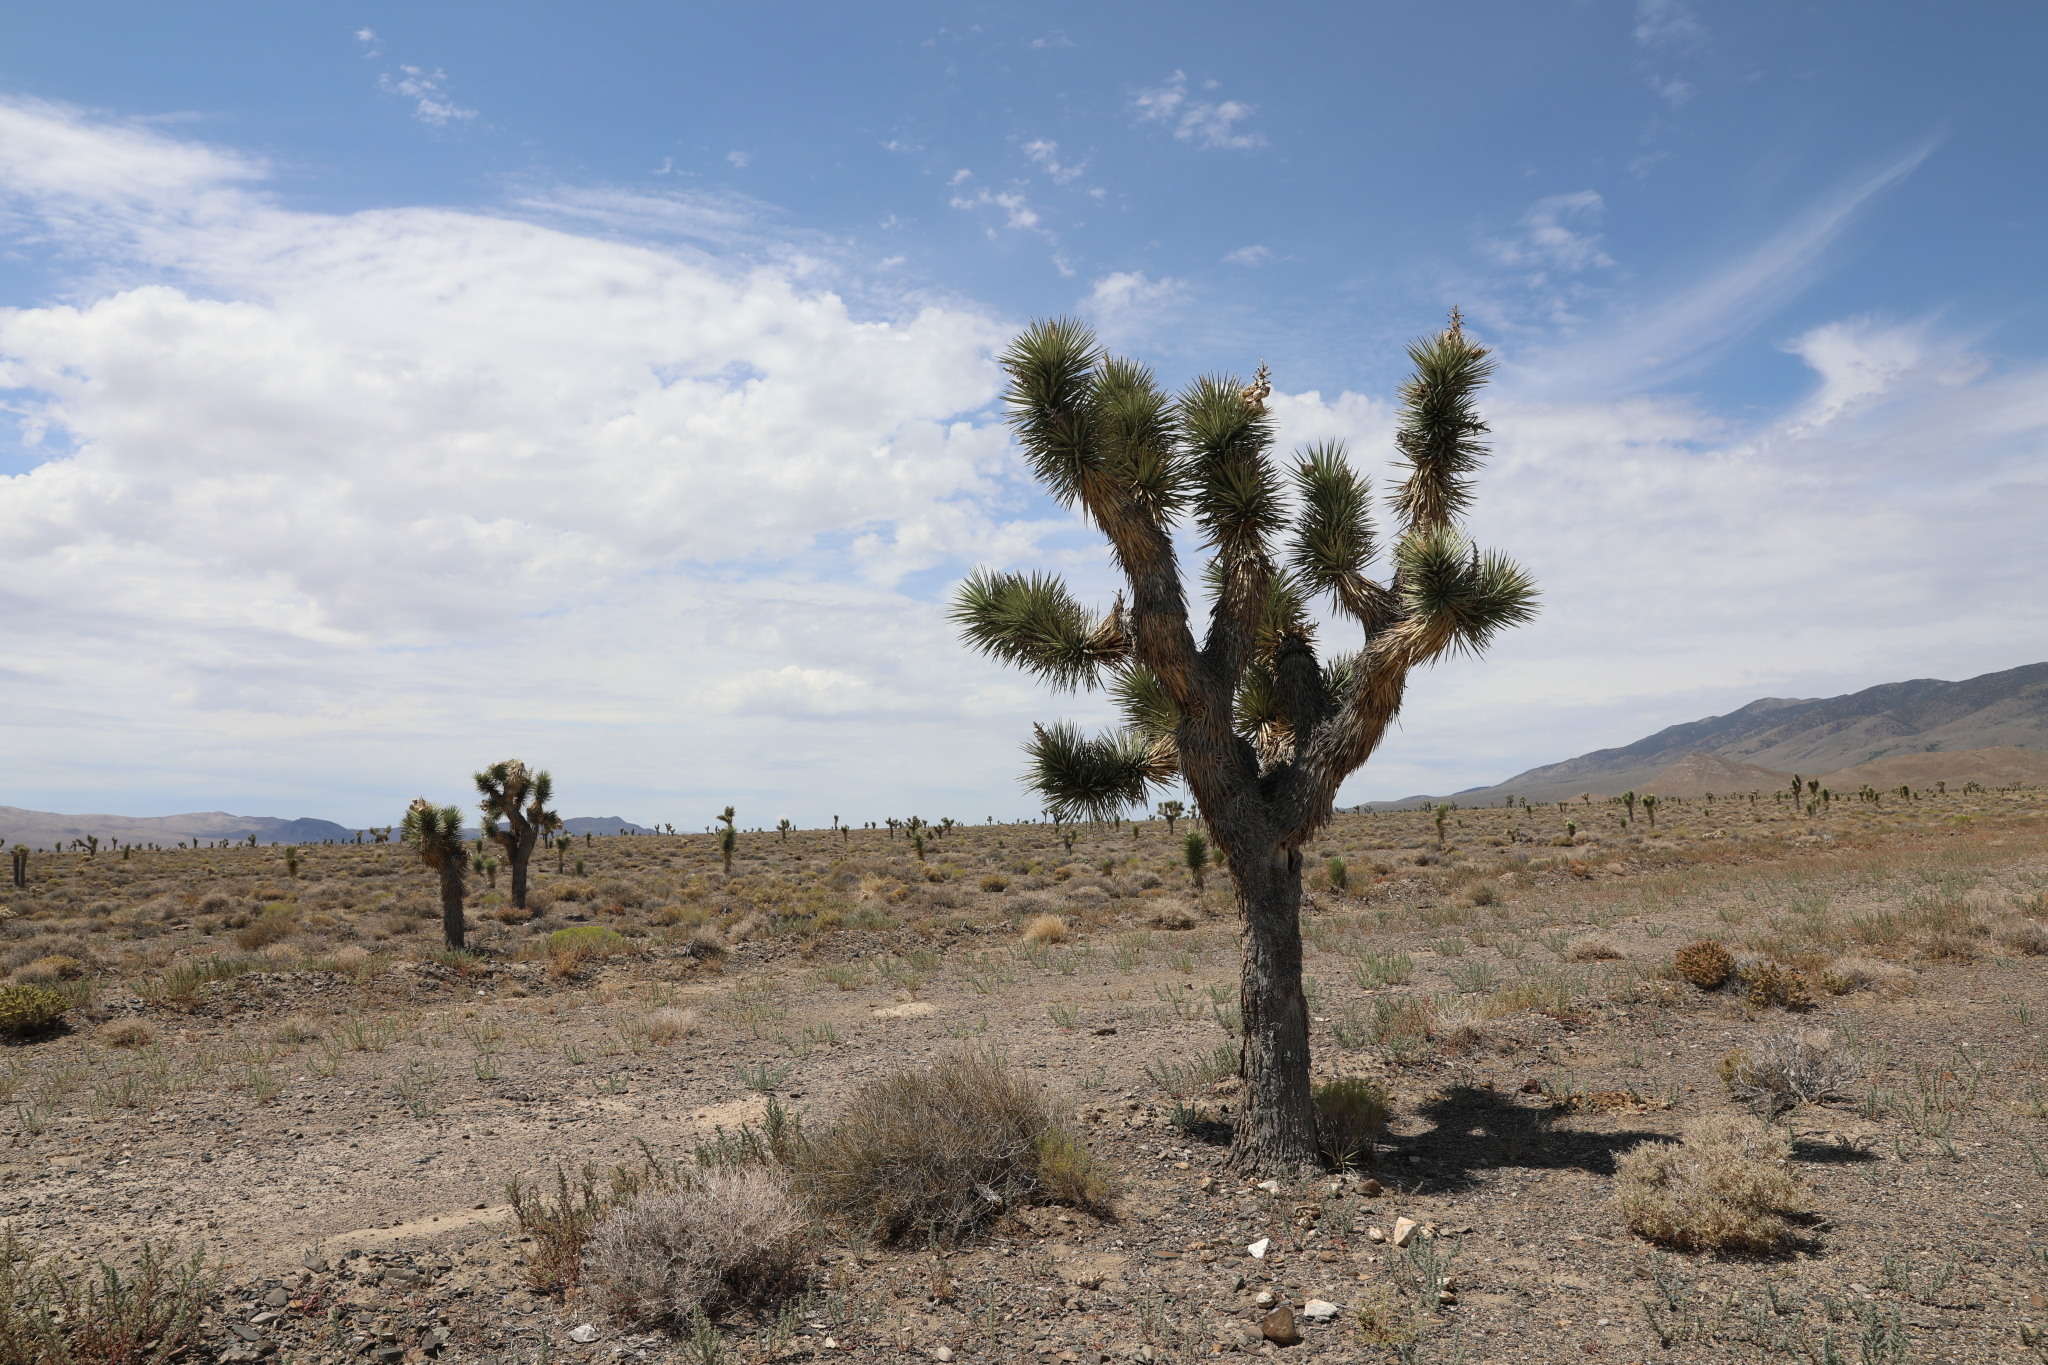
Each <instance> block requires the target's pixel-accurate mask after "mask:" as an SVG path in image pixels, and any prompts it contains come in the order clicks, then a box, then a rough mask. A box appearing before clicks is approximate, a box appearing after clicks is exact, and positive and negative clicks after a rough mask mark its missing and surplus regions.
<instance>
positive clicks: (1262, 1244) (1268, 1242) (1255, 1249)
mask: <svg viewBox="0 0 2048 1365" xmlns="http://www.w3.org/2000/svg"><path fill="white" fill-rule="evenodd" d="M1272 1249H1273V1239H1272V1238H1271V1237H1261V1238H1260V1239H1259V1240H1258V1241H1256V1242H1253V1243H1252V1244H1251V1245H1250V1246H1248V1247H1246V1248H1245V1249H1244V1252H1245V1255H1247V1256H1249V1257H1251V1258H1252V1259H1253V1260H1254V1261H1263V1260H1265V1259H1266V1253H1267V1252H1269V1251H1271V1250H1272Z"/></svg>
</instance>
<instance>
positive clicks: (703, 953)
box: [684, 924, 725, 959]
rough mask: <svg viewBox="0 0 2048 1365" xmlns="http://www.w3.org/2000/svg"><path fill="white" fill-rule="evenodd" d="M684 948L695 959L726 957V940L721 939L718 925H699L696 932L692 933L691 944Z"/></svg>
mask: <svg viewBox="0 0 2048 1365" xmlns="http://www.w3.org/2000/svg"><path fill="white" fill-rule="evenodd" d="M684 946H686V947H687V948H688V949H689V950H690V956H691V957H694V958H699V959H709V958H720V957H724V956H725V940H724V939H723V938H721V937H719V934H718V928H717V926H716V925H711V924H700V925H698V926H697V928H696V929H695V931H693V932H692V933H691V935H690V938H689V942H688V943H687V944H685V945H684Z"/></svg>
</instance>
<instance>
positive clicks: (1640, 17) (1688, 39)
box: [1636, 0, 1707, 49]
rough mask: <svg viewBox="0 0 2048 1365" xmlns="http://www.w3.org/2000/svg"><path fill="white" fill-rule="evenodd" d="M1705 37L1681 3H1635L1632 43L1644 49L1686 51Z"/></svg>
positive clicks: (1657, 0)
mask: <svg viewBox="0 0 2048 1365" xmlns="http://www.w3.org/2000/svg"><path fill="white" fill-rule="evenodd" d="M1706 36H1707V31H1706V29H1705V28H1704V27H1702V26H1701V24H1700V21H1699V19H1698V18H1697V17H1696V16H1695V15H1694V14H1693V12H1692V9H1691V7H1690V6H1688V5H1686V4H1685V3H1684V0H1636V42H1637V43H1638V44H1639V45H1641V46H1643V47H1647V48H1681V49H1682V48H1689V47H1694V46H1697V45H1698V44H1699V43H1700V42H1701V41H1702V40H1704V39H1705V38H1706Z"/></svg>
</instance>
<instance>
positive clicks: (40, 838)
mask: <svg viewBox="0 0 2048 1365" xmlns="http://www.w3.org/2000/svg"><path fill="white" fill-rule="evenodd" d="M251 834H254V835H255V836H256V842H257V843H259V844H317V843H319V842H321V841H322V840H324V839H333V840H335V841H336V842H337V843H338V842H341V841H343V840H351V841H352V840H354V838H355V837H356V832H355V831H354V830H352V829H346V828H343V827H342V826H340V825H337V824H335V823H334V822H333V821H332V820H314V819H309V818H301V819H298V820H280V819H278V818H277V817H276V816H272V815H229V814H228V813H227V812H226V811H222V810H212V811H204V812H198V813H194V814H191V815H152V816H134V815H56V814H53V813H51V812H49V811H41V810H22V809H20V808H19V807H16V806H0V842H5V843H8V844H28V845H30V846H32V847H36V848H48V847H50V846H51V845H53V844H55V845H62V844H68V843H70V842H71V841H72V840H73V839H83V838H85V837H87V836H88V835H97V836H99V841H100V843H101V844H103V845H111V844H115V843H123V844H161V845H163V846H164V847H165V848H174V847H176V846H177V845H178V844H181V843H189V842H191V841H193V840H198V841H200V842H204V843H213V842H218V841H219V840H222V839H226V840H229V841H230V842H233V843H245V842H247V841H248V838H249V836H250V835H251Z"/></svg>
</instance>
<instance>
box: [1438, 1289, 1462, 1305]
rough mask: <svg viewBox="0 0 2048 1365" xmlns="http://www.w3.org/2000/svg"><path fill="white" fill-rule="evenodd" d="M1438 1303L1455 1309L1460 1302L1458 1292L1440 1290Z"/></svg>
mask: <svg viewBox="0 0 2048 1365" xmlns="http://www.w3.org/2000/svg"><path fill="white" fill-rule="evenodd" d="M1436 1301H1437V1302H1438V1303H1440V1304H1442V1305H1443V1306H1444V1307H1446V1308H1450V1307H1453V1306H1455V1305H1456V1304H1457V1302H1458V1294H1457V1291H1456V1290H1452V1289H1439V1290H1437V1291H1436Z"/></svg>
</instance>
